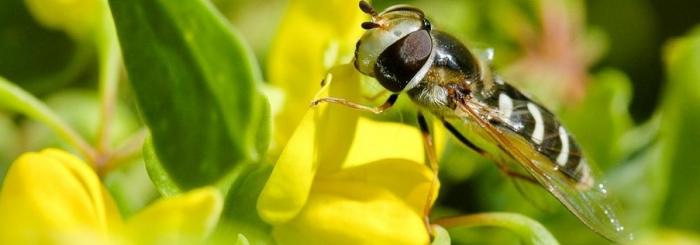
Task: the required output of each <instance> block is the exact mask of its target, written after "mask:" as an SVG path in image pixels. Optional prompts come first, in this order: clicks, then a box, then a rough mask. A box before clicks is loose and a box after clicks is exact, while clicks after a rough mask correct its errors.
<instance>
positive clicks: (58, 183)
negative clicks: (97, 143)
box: [0, 149, 122, 244]
mask: <svg viewBox="0 0 700 245" xmlns="http://www.w3.org/2000/svg"><path fill="white" fill-rule="evenodd" d="M121 225H122V224H121V216H120V214H119V211H118V210H117V207H116V204H115V203H114V200H113V199H112V198H111V196H110V195H109V194H108V193H107V191H106V190H105V189H104V187H102V185H101V183H100V180H99V179H98V177H97V175H96V174H95V172H94V171H93V170H92V169H91V168H90V167H89V166H88V165H87V164H85V163H84V162H83V161H81V160H80V159H78V158H77V157H75V156H73V155H71V154H69V153H66V152H64V151H61V150H56V149H46V150H43V151H41V152H39V153H34V152H32V153H25V154H23V155H22V156H20V157H19V158H18V159H17V160H16V161H15V162H14V163H13V164H12V166H11V167H10V169H9V171H8V173H7V176H6V178H5V183H4V185H3V189H2V192H0V226H2V227H0V244H22V243H41V244H61V243H72V244H75V243H76V242H81V243H87V244H89V243H95V242H97V241H105V240H104V239H107V237H108V231H109V230H111V229H118V228H119V227H120V226H121Z"/></svg>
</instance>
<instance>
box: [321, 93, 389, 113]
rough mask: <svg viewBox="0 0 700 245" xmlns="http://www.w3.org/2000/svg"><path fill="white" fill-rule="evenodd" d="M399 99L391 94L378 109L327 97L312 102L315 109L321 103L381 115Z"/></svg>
mask: <svg viewBox="0 0 700 245" xmlns="http://www.w3.org/2000/svg"><path fill="white" fill-rule="evenodd" d="M398 98H399V94H391V96H389V98H387V100H386V101H385V102H384V104H382V105H380V106H377V107H369V106H365V105H360V104H357V103H354V102H350V101H347V100H345V99H341V98H333V97H326V98H320V99H317V100H314V101H311V106H312V107H315V106H317V105H318V104H320V103H335V104H341V105H344V106H347V107H350V108H355V109H358V110H363V111H370V112H372V113H374V114H379V113H382V112H384V111H385V110H386V109H389V108H391V107H392V106H394V103H396V100H397V99H398Z"/></svg>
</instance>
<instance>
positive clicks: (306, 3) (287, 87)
mask: <svg viewBox="0 0 700 245" xmlns="http://www.w3.org/2000/svg"><path fill="white" fill-rule="evenodd" d="M367 18H368V16H367V15H366V14H364V13H362V11H360V10H359V8H358V1H354V0H292V1H290V3H289V7H288V10H287V12H286V14H285V16H284V17H283V18H282V21H281V24H280V28H279V31H278V34H277V36H276V37H275V40H274V42H273V44H272V47H271V48H270V57H269V60H270V63H269V65H268V67H269V78H270V79H269V81H270V84H272V85H274V86H277V87H279V88H281V89H282V90H283V91H284V92H285V96H286V101H285V102H284V108H282V111H281V112H280V113H279V114H278V115H277V116H276V117H275V120H274V131H273V137H274V140H275V142H276V143H277V144H278V145H285V144H286V142H287V140H288V139H289V137H290V136H291V134H292V132H294V130H295V129H296V127H297V125H298V124H299V122H300V121H301V120H302V118H303V116H304V112H306V111H307V110H308V108H309V101H310V100H311V99H313V96H314V94H315V93H316V91H318V89H319V88H320V85H319V84H320V83H321V80H322V79H323V78H324V76H325V74H326V71H327V70H328V69H330V68H331V67H332V66H335V65H336V64H340V63H347V62H349V61H350V58H351V57H352V55H353V51H354V49H355V42H357V39H358V38H359V37H360V35H362V32H363V30H362V28H360V23H362V21H364V20H366V19H367Z"/></svg>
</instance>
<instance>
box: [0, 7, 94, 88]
mask: <svg viewBox="0 0 700 245" xmlns="http://www.w3.org/2000/svg"><path fill="white" fill-rule="evenodd" d="M93 56H94V52H93V51H92V48H91V47H90V46H89V45H84V43H82V44H81V43H76V42H74V41H73V40H71V39H70V38H69V37H68V36H67V35H66V34H65V33H63V32H61V31H56V30H48V29H46V28H44V27H42V26H41V25H39V23H37V21H36V20H35V19H34V18H33V17H32V15H31V14H30V13H29V12H28V10H27V7H26V5H25V2H24V1H0V75H2V76H4V77H6V78H7V79H8V80H11V81H12V82H14V83H15V84H17V85H19V86H21V87H22V88H23V89H25V90H27V91H30V92H32V93H35V94H37V93H46V92H50V91H53V90H55V89H56V88H59V87H61V86H64V85H66V84H67V83H69V82H71V81H73V80H75V79H76V78H77V77H78V76H79V75H81V73H82V72H83V71H84V69H85V68H86V65H87V64H88V63H89V62H90V61H92V59H91V58H92V57H93Z"/></svg>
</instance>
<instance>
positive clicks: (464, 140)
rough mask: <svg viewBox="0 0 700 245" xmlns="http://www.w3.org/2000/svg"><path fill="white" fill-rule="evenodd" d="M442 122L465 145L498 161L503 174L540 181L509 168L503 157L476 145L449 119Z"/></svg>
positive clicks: (535, 182) (533, 181)
mask: <svg viewBox="0 0 700 245" xmlns="http://www.w3.org/2000/svg"><path fill="white" fill-rule="evenodd" d="M442 124H443V125H445V128H447V130H449V131H450V133H452V135H454V136H455V138H457V139H458V140H459V142H462V144H464V145H465V146H467V147H469V148H471V149H472V150H474V151H476V152H477V153H479V154H481V155H482V156H484V157H486V158H488V159H491V161H493V162H495V163H496V166H498V169H499V170H501V172H502V173H503V174H505V175H507V176H510V177H513V178H518V179H522V180H525V181H529V182H532V183H534V184H537V183H538V182H537V180H535V179H534V178H533V177H532V176H530V175H526V174H522V173H518V172H514V171H511V170H510V169H509V168H508V166H507V165H506V163H505V162H504V160H503V159H497V158H496V157H494V156H493V155H491V153H489V152H487V151H485V150H484V149H481V148H479V147H478V146H476V145H475V144H474V143H472V142H471V141H469V140H468V139H467V137H464V135H462V133H460V132H459V131H458V130H457V129H456V128H455V127H454V126H452V124H450V123H449V122H447V121H442Z"/></svg>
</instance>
